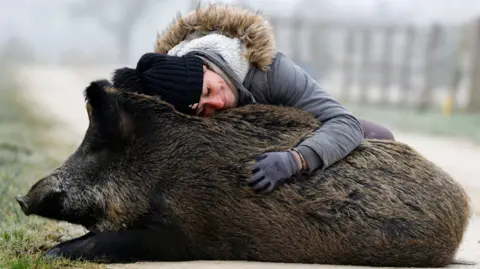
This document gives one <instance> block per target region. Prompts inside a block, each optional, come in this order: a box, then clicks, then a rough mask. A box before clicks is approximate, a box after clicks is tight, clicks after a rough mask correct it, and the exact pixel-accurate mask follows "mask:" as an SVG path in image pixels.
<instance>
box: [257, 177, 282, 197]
mask: <svg viewBox="0 0 480 269" xmlns="http://www.w3.org/2000/svg"><path fill="white" fill-rule="evenodd" d="M265 181H267V180H265ZM276 187H277V184H274V183H273V182H270V181H268V183H267V184H265V186H264V187H263V188H261V189H257V192H258V193H262V194H267V193H270V192H272V191H273V190H274V189H275V188H276Z"/></svg>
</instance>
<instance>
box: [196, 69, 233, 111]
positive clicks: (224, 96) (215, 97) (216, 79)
mask: <svg viewBox="0 0 480 269" xmlns="http://www.w3.org/2000/svg"><path fill="white" fill-rule="evenodd" d="M203 72H204V76H203V89H202V95H201V97H200V102H199V103H198V106H197V107H193V108H194V109H195V108H197V115H201V116H204V117H210V116H212V115H213V114H214V113H215V111H217V110H223V109H228V108H233V107H235V106H236V104H237V100H236V98H235V95H234V93H233V90H232V89H231V88H230V86H229V85H228V83H227V82H226V81H225V80H224V79H223V78H222V77H221V76H220V75H218V74H217V73H215V72H213V71H212V70H209V69H208V68H206V67H205V66H203Z"/></svg>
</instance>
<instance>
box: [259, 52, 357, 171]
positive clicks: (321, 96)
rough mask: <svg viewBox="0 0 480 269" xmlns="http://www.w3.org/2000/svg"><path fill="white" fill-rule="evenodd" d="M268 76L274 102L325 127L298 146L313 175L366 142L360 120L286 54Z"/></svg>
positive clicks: (268, 86) (273, 65)
mask: <svg viewBox="0 0 480 269" xmlns="http://www.w3.org/2000/svg"><path fill="white" fill-rule="evenodd" d="M267 76H268V77H267V84H268V85H267V89H268V93H267V94H268V95H269V97H270V98H269V99H270V100H271V101H272V102H274V103H276V104H281V105H284V106H292V107H296V108H300V109H302V110H305V111H307V112H310V113H313V114H314V115H315V116H316V118H317V119H318V120H319V121H320V122H321V123H322V126H321V127H320V128H319V129H318V130H316V132H315V134H314V135H313V136H312V137H310V138H308V139H306V140H304V141H303V142H301V143H300V144H299V145H297V149H298V150H299V151H300V153H301V154H302V155H303V156H304V158H305V160H306V161H307V164H308V166H309V171H313V170H316V169H321V170H324V169H325V168H327V167H329V166H331V165H332V164H333V163H335V162H337V161H339V160H341V159H342V158H344V157H345V156H347V155H348V154H349V153H350V152H352V151H353V150H354V149H355V148H356V147H358V146H359V145H360V143H361V142H362V141H363V139H364V134H363V129H362V127H361V125H360V122H359V120H358V119H357V118H356V117H355V116H353V115H352V113H350V112H349V111H348V110H347V109H346V108H345V107H344V106H342V105H341V104H340V103H339V102H337V101H336V100H335V99H334V98H333V97H332V96H330V95H329V94H328V93H327V92H325V91H324V90H323V89H322V88H321V87H320V85H318V83H317V82H316V81H315V80H314V79H313V78H311V77H310V76H309V75H308V74H307V73H306V72H305V71H304V70H303V69H301V68H300V67H299V66H297V65H296V64H295V63H294V62H293V61H292V60H291V59H289V58H288V57H286V56H285V55H284V54H282V53H280V52H279V53H278V54H277V57H276V59H275V61H274V62H273V64H272V66H271V68H270V70H269V71H268V73H267Z"/></svg>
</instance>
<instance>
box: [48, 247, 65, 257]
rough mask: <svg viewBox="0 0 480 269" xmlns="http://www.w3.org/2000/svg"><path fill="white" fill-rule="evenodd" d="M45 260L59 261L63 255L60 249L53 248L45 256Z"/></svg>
mask: <svg viewBox="0 0 480 269" xmlns="http://www.w3.org/2000/svg"><path fill="white" fill-rule="evenodd" d="M44 256H45V258H47V259H58V258H62V254H61V251H60V248H58V247H53V248H51V249H49V250H47V251H46V252H45V254H44Z"/></svg>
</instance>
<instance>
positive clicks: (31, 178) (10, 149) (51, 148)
mask: <svg viewBox="0 0 480 269" xmlns="http://www.w3.org/2000/svg"><path fill="white" fill-rule="evenodd" d="M12 75H13V74H12V70H11V69H10V68H8V67H5V66H0V268H2V269H3V268H5V269H7V268H11V269H24V268H37V269H43V268H103V267H102V266H100V265H97V264H91V263H84V262H70V261H67V260H55V261H53V260H47V259H45V258H43V256H42V253H43V251H45V250H46V249H48V248H49V247H51V246H53V245H55V244H56V243H58V242H59V241H60V240H62V237H63V236H64V235H65V230H64V228H63V227H62V225H58V224H59V223H58V222H54V221H51V220H47V219H43V218H39V217H35V216H30V217H26V216H25V215H24V214H23V212H22V211H21V209H20V207H19V206H18V204H17V202H16V201H15V195H17V194H25V193H26V192H27V191H28V189H29V187H30V186H31V185H32V184H33V183H34V182H36V181H37V180H38V179H40V178H41V177H43V176H45V175H46V174H48V173H49V172H50V171H51V169H53V168H55V167H56V166H58V165H59V164H60V163H61V161H62V160H63V159H64V158H65V156H66V155H67V154H68V152H69V151H70V152H71V148H68V147H67V146H65V147H63V148H62V147H61V146H59V145H58V144H55V142H54V141H52V140H50V139H48V136H47V135H46V134H47V133H48V132H49V130H51V128H52V127H53V123H51V122H47V121H46V120H45V119H42V118H39V117H36V116H34V115H36V114H37V115H38V113H36V114H35V113H32V111H29V110H28V108H27V106H26V105H25V104H24V102H22V100H21V99H20V95H19V94H18V91H19V90H20V89H19V88H18V85H16V84H15V82H14V81H13V80H12V79H11V78H12V77H13V76H12Z"/></svg>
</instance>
